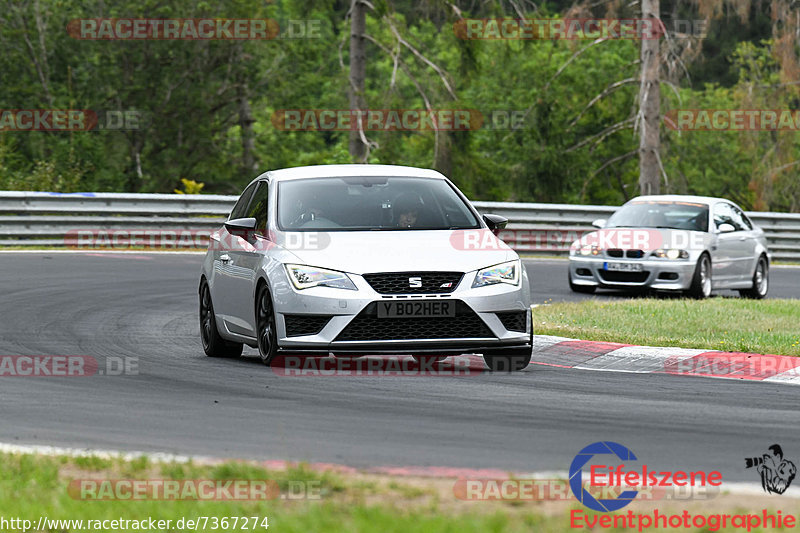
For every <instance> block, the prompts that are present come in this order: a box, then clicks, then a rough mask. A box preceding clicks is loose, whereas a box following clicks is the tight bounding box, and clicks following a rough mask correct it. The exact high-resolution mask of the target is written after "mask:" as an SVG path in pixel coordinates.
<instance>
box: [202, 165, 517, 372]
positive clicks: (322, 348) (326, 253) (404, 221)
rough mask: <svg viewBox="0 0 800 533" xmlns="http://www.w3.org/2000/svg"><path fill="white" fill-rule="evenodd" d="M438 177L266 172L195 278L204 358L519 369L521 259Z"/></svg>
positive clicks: (369, 170)
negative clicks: (366, 358) (388, 358)
mask: <svg viewBox="0 0 800 533" xmlns="http://www.w3.org/2000/svg"><path fill="white" fill-rule="evenodd" d="M505 223H506V220H505V219H503V218H502V217H498V216H494V215H485V216H483V217H482V216H481V215H480V214H479V213H478V212H477V211H476V210H475V208H474V207H473V206H472V205H471V204H470V203H469V201H468V200H467V199H466V198H465V197H464V195H463V194H462V193H461V192H460V191H459V190H458V189H457V188H456V187H455V186H454V185H453V183H451V182H450V180H448V179H447V178H445V177H444V176H442V175H441V174H439V173H438V172H436V171H433V170H423V169H417V168H410V167H401V166H388V165H323V166H312V167H300V168H290V169H284V170H276V171H270V172H266V173H265V174H262V175H261V176H259V177H258V178H256V179H255V180H253V182H252V183H250V185H248V186H247V188H246V189H245V190H244V192H243V193H242V195H241V197H240V198H239V201H238V202H237V203H236V205H235V206H234V208H233V211H232V212H231V214H230V217H229V219H228V221H227V222H226V223H225V225H224V227H222V228H220V229H219V230H218V231H216V232H214V233H213V234H212V235H211V238H210V243H209V249H208V252H207V254H206V257H205V260H204V262H203V268H202V273H201V276H200V289H199V293H200V326H201V337H202V342H203V348H204V350H205V353H206V354H207V355H209V356H237V355H239V354H241V352H242V345H243V344H247V345H249V346H252V347H254V348H255V347H257V348H258V350H259V353H260V355H261V358H262V360H263V361H264V363H265V364H270V363H271V362H272V361H273V360H274V358H275V357H276V356H278V355H279V354H291V355H310V356H320V355H323V356H327V355H338V356H358V355H367V354H382V353H392V354H409V355H412V356H414V357H415V358H417V359H418V360H421V359H430V358H433V359H436V360H440V359H444V358H445V357H447V356H448V355H456V354H464V353H477V354H482V355H483V356H484V360H485V361H486V364H487V366H488V367H489V368H490V369H493V370H520V369H522V368H524V367H526V366H527V365H528V363H529V362H530V358H531V349H532V324H531V312H530V287H529V282H528V277H527V274H526V272H525V269H524V268H523V266H522V264H521V262H520V260H519V257H518V256H517V254H516V252H514V251H513V250H512V249H510V248H509V247H508V246H507V245H505V244H504V243H503V242H502V241H500V240H499V239H497V238H496V237H495V235H494V232H496V231H498V230H499V229H501V228H502V227H504V226H505Z"/></svg>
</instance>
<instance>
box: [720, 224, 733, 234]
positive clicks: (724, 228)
mask: <svg viewBox="0 0 800 533" xmlns="http://www.w3.org/2000/svg"><path fill="white" fill-rule="evenodd" d="M717 229H718V230H719V232H720V233H730V232H732V231H736V228H734V227H733V225H732V224H728V223H725V224H720V225H719V227H717Z"/></svg>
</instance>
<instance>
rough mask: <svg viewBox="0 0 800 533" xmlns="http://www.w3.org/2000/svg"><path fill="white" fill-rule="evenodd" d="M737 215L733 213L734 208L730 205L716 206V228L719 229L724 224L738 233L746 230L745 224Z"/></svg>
mask: <svg viewBox="0 0 800 533" xmlns="http://www.w3.org/2000/svg"><path fill="white" fill-rule="evenodd" d="M737 218H738V217H737V216H736V213H734V211H733V206H732V205H731V204H728V203H718V204H717V205H715V206H714V226H715V227H716V229H719V227H720V226H722V225H723V224H730V225H731V226H733V227H734V228H736V231H742V230H743V229H744V223H743V222H742V221H741V220H737Z"/></svg>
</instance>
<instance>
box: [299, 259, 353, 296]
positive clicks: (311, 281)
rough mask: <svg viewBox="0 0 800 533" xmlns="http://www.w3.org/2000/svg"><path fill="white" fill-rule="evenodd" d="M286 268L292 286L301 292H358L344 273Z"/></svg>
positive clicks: (309, 268)
mask: <svg viewBox="0 0 800 533" xmlns="http://www.w3.org/2000/svg"><path fill="white" fill-rule="evenodd" d="M284 266H285V267H286V272H287V273H288V274H289V279H290V280H292V285H294V287H295V288H296V289H299V290H302V289H310V288H311V287H331V288H333V289H347V290H351V291H355V290H358V289H356V286H355V284H354V283H353V281H352V280H351V279H350V278H349V277H348V276H347V274H345V273H344V272H337V271H336V270H328V269H325V268H318V267H312V266H308V265H292V264H286V265H284Z"/></svg>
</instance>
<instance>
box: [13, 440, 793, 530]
mask: <svg viewBox="0 0 800 533" xmlns="http://www.w3.org/2000/svg"><path fill="white" fill-rule="evenodd" d="M86 479H92V480H98V481H103V480H150V481H153V480H157V481H161V482H163V481H164V480H270V481H273V482H275V483H276V484H277V486H278V487H279V489H280V491H279V492H280V495H281V496H284V495H294V496H292V497H287V498H283V497H281V496H276V497H275V498H273V499H270V500H266V501H238V502H232V501H196V500H179V501H175V500H167V501H164V500H152V499H150V500H147V499H136V500H132V499H128V500H121V499H116V500H113V499H112V500H106V501H96V500H95V501H92V500H87V499H82V498H80V497H79V496H77V495H76V491H74V490H72V491H71V490H70V488H69V487H70V486H74V482H75V480H86ZM454 482H455V480H453V479H441V478H407V477H396V476H388V475H379V474H367V473H360V472H347V473H340V472H333V471H318V470H313V469H311V468H309V467H307V466H303V465H300V466H297V467H292V468H287V469H281V470H274V469H272V470H269V469H265V468H263V467H261V466H260V465H258V464H255V463H248V462H225V463H218V464H211V465H208V464H193V463H191V462H190V463H159V462H151V461H149V460H148V459H147V458H145V457H142V458H137V459H133V460H123V459H106V458H99V457H67V456H41V455H33V454H9V453H0V519H4V520H6V521H8V520H10V519H15V518H16V519H26V520H31V521H33V524H34V526H33V527H32V528H30V529H36V528H37V526H38V520H39V517H47V518H48V519H50V520H73V521H77V520H82V521H83V523H82V524H81V525H80V526H77V525H75V524H74V522H73V524H71V525H69V524H63V523H62V524H61V525H59V526H49V527H47V526H46V527H41V528H39V530H40V531H47V532H54V533H55V532H56V531H58V532H77V531H89V530H94V531H131V530H137V529H138V530H149V531H185V530H191V531H256V530H257V531H261V532H263V531H266V530H267V529H265V528H264V527H263V523H264V522H263V519H264V517H267V523H268V525H269V526H272V528H273V529H270V530H269V531H279V532H297V533H300V532H302V533H306V532H309V531H320V532H322V531H324V532H326V533H327V532H333V533H335V532H339V531H342V532H345V531H346V532H352V531H365V532H366V531H369V532H371V531H378V532H398V533H399V532H403V533H407V532H417V531H419V532H426V533H427V532H439V531H443V532H453V533H456V532H459V533H460V532H475V533H487V532H490V533H491V532H501V531H503V532H505V531H511V532H514V531H520V532H523V531H524V532H530V531H537V532H544V533H549V532H558V531H570V530H574V529H572V528H570V516H571V514H570V513H571V512H579V513H581V514H583V516H585V517H587V518H588V519H590V520H593V519H594V518H595V517H603V516H605V518H606V519H608V518H609V515H606V514H604V513H594V512H591V511H588V510H587V509H585V508H583V507H582V506H581V505H579V504H577V502H575V501H574V499H572V498H571V497H568V498H567V500H559V501H463V500H459V499H457V498H456V497H455V496H454V492H453V485H454ZM71 484H72V485H71ZM298 485H303V486H305V487H311V486H313V487H314V490H313V491H305V492H304V491H302V490H297V486H298ZM292 487H295V488H294V489H293V488H292ZM309 493H313V495H314V496H313V497H310V498H305V497H299V498H298V497H297V496H298V495H300V496H302V495H304V494H309ZM567 496H568V495H567ZM761 507H764V508H769V509H771V510H774V509H775V508H777V509H780V510H782V512H785V513H793V514H795V515H796V514H797V511H798V509H799V507H798V500H796V499H793V498H791V497H788V498H785V499H781V500H779V501H776V500H775V499H774V498H773V499H769V497H767V496H756V497H753V496H747V497H742V496H735V495H725V494H724V493H723V494H722V495H719V496H718V497H716V498H715V499H714V500H711V501H708V500H707V499H706V498H702V499H700V500H695V501H682V502H676V501H673V502H666V501H649V502H639V501H634V502H633V503H632V504H631V505H630V506H629V507H628V508H626V511H627V510H628V509H631V510H633V511H634V512H638V513H648V512H652V510H653V509H659V510H661V511H663V512H668V513H672V514H679V513H680V512H682V510H687V511H689V512H691V513H694V514H709V513H737V514H746V513H756V512H759V511H757V510H758V509H759V508H761ZM202 517H207V518H206V521H205V522H203V523H201V524H200V525H199V526H198V527H197V528H194V527H191V526H187V525H184V526H179V525H177V522H178V521H179V520H180V519H183V520H184V524H185V523H186V520H196V521H202ZM214 517H216V518H217V526H216V527H213V524H214V522H215V521H214ZM234 517H258V527H253V524H252V522H251V523H250V525H249V526H248V527H241V525H240V526H239V527H236V528H234V527H232V521H233V519H234ZM223 518H225V519H227V522H225V524H227V525H225V526H222V524H223V522H222V519H223ZM148 519H153V520H154V521H158V520H171V524H170V525H169V526H168V527H164V528H162V529H147V528H141V527H140V528H137V527H130V526H129V527H127V528H123V527H115V526H113V525H111V523H109V524H108V525H104V526H99V525H98V526H92V525H90V524H88V523H87V521H89V520H91V521H111V520H137V521H142V520H148ZM6 529H9V528H6ZM30 529H29V530H30ZM10 530H20V529H18V528H15V527H13V525H12V527H11V528H10ZM613 530H615V531H625V530H627V529H625V528H613ZM652 530H655V531H663V530H664V529H663V528H654V529H651V531H652ZM700 530H702V529H698V528H689V529H688V530H684V531H700ZM721 530H722V531H730V530H732V528H721Z"/></svg>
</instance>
